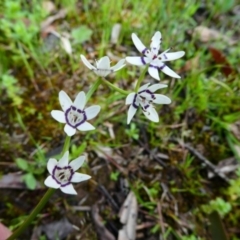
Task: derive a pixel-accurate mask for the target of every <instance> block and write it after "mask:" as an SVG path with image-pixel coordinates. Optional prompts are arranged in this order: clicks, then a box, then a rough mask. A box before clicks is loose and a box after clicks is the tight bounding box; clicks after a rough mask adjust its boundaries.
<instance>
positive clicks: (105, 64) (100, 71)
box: [80, 55, 125, 77]
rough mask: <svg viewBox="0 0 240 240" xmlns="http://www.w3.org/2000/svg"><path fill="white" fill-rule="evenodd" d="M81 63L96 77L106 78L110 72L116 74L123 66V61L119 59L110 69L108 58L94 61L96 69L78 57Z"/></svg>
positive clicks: (84, 59) (82, 57)
mask: <svg viewBox="0 0 240 240" xmlns="http://www.w3.org/2000/svg"><path fill="white" fill-rule="evenodd" d="M80 57H81V59H82V61H83V63H84V64H85V65H86V66H87V67H88V68H89V69H90V70H93V71H94V72H95V73H96V74H97V75H98V76H101V77H106V76H107V75H108V74H110V73H112V72H116V71H118V70H120V69H121V68H123V67H124V66H125V64H124V63H125V59H121V60H120V61H119V62H118V63H117V64H116V65H115V66H113V67H110V59H109V57H108V56H105V57H102V58H100V60H99V61H96V67H94V66H93V65H92V64H91V63H90V62H89V61H88V60H87V59H86V58H85V57H84V56H83V55H81V56H80Z"/></svg>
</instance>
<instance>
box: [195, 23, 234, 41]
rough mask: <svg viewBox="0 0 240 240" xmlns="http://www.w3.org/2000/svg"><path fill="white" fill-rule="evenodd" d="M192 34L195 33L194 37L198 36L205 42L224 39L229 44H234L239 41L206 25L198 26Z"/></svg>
mask: <svg viewBox="0 0 240 240" xmlns="http://www.w3.org/2000/svg"><path fill="white" fill-rule="evenodd" d="M192 35H193V37H197V38H199V40H200V41H202V42H205V43H207V42H211V41H215V40H224V41H225V42H227V43H228V44H229V45H233V44H236V43H237V41H235V40H232V39H231V38H229V37H226V36H224V35H223V34H222V33H220V32H219V31H217V30H214V29H211V28H208V27H205V26H197V27H196V28H195V29H194V30H193V33H192Z"/></svg>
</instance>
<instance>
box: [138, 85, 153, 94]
mask: <svg viewBox="0 0 240 240" xmlns="http://www.w3.org/2000/svg"><path fill="white" fill-rule="evenodd" d="M149 85H150V83H146V84H144V85H143V86H141V87H140V88H139V89H138V92H141V91H143V90H146V89H147V88H148V86H149Z"/></svg>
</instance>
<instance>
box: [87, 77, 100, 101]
mask: <svg viewBox="0 0 240 240" xmlns="http://www.w3.org/2000/svg"><path fill="white" fill-rule="evenodd" d="M100 84H101V78H99V79H98V80H97V81H95V83H94V84H93V85H92V86H91V88H90V89H89V91H88V93H87V96H86V99H87V101H88V100H89V98H90V97H91V96H92V95H93V93H94V92H95V91H96V90H97V88H98V87H99V85H100Z"/></svg>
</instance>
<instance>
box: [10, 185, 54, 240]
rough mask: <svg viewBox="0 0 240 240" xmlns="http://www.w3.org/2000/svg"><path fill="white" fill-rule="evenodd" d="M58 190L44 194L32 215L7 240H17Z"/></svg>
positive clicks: (51, 189)
mask: <svg viewBox="0 0 240 240" xmlns="http://www.w3.org/2000/svg"><path fill="white" fill-rule="evenodd" d="M55 190H56V189H53V188H49V189H48V190H47V192H46V193H45V194H44V196H43V197H42V199H41V200H40V202H39V203H38V205H37V206H36V207H35V208H34V209H33V211H32V212H31V214H30V215H29V216H28V217H27V219H26V220H25V221H24V223H23V224H22V225H21V226H20V227H19V228H18V229H17V230H16V231H14V233H13V234H12V235H11V236H10V237H9V238H7V240H14V239H16V238H17V237H18V236H19V235H20V234H21V233H22V232H23V231H24V230H25V229H26V227H27V226H28V225H29V224H31V222H32V221H33V219H34V218H35V217H36V216H37V214H38V213H39V212H40V211H41V210H42V209H43V207H44V206H45V204H46V203H47V202H48V199H49V198H50V197H51V196H52V195H53V193H54V192H55Z"/></svg>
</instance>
